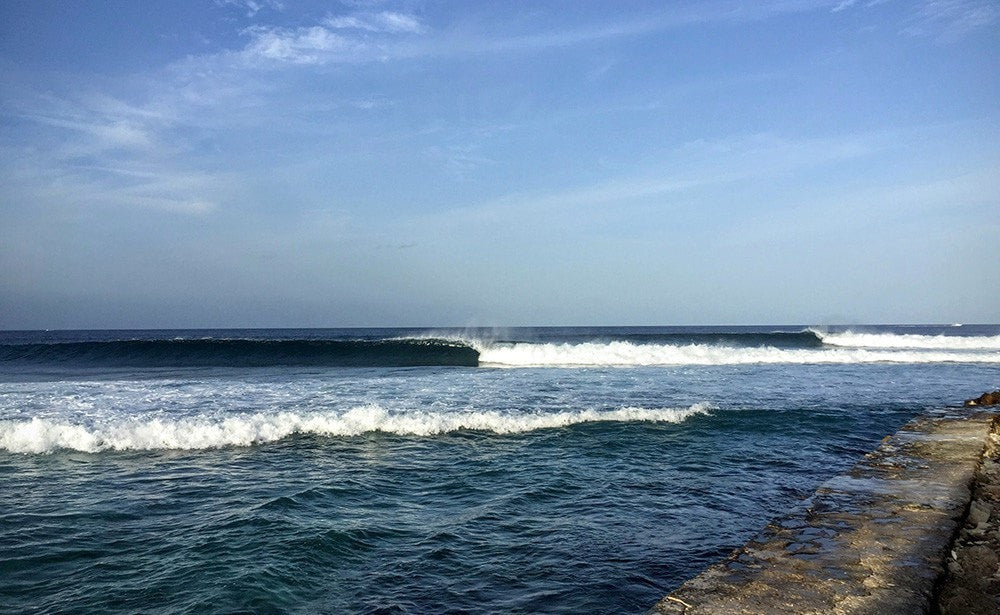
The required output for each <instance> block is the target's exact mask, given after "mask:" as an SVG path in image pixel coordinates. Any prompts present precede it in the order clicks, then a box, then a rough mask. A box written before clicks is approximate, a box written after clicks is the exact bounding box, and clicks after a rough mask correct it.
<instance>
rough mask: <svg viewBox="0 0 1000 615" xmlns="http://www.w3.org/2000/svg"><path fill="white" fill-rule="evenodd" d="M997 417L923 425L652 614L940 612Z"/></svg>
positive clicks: (951, 417)
mask: <svg viewBox="0 0 1000 615" xmlns="http://www.w3.org/2000/svg"><path fill="white" fill-rule="evenodd" d="M996 416H997V415H995V414H993V413H989V412H983V413H975V414H970V413H968V412H963V411H960V410H955V411H942V412H937V413H933V414H929V415H926V416H922V417H920V418H917V419H914V420H913V421H911V422H910V423H908V424H907V425H905V426H904V427H903V428H902V429H901V430H900V431H899V432H897V433H896V434H895V435H893V436H890V437H887V438H886V439H885V440H883V441H882V444H881V445H880V446H879V447H878V448H877V449H876V450H874V451H873V452H871V453H869V454H868V455H866V456H865V457H864V458H863V459H862V461H860V462H859V463H858V464H857V465H855V466H854V467H853V468H852V469H851V470H850V471H849V472H847V473H845V474H843V475H841V476H837V477H835V478H833V479H831V480H829V481H827V482H826V483H824V484H823V485H822V486H821V487H820V488H819V489H818V490H817V491H816V493H815V494H814V495H813V496H812V497H811V498H809V499H808V500H806V501H805V502H803V503H802V504H801V505H800V506H798V507H797V508H795V509H794V510H792V511H791V512H790V513H789V515H788V516H786V517H784V518H782V519H779V520H777V521H775V522H772V523H771V524H769V525H768V526H767V527H766V528H765V529H764V530H763V531H762V532H761V533H760V534H759V535H758V536H756V537H755V538H754V539H753V540H751V541H750V542H748V543H747V544H746V545H744V546H743V547H740V548H739V549H737V550H736V551H734V552H733V553H732V555H730V556H729V557H728V558H727V559H726V560H725V561H723V562H720V563H718V564H715V565H714V566H711V567H710V568H708V569H707V570H705V571H704V572H703V573H702V574H700V575H699V576H697V577H695V578H693V579H691V580H689V581H687V582H686V583H684V584H683V585H682V586H681V587H679V588H678V589H677V590H676V591H674V592H673V593H671V594H669V595H668V596H667V597H665V598H663V599H662V600H661V601H660V602H658V603H657V604H656V606H654V607H653V609H652V610H650V611H649V613H650V614H661V615H679V614H683V615H699V614H706V615H707V614H712V615H721V614H727V615H737V614H740V615H742V614H751V613H754V614H756V613H761V614H763V613H767V614H771V613H824V614H825V613H839V614H849V613H880V614H894V613H899V614H904V613H905V614H907V615H909V614H913V613H928V612H934V611H936V610H937V604H936V591H937V590H936V588H937V585H938V583H939V582H940V581H941V579H942V577H943V573H944V571H945V565H946V560H947V558H948V557H949V556H950V554H951V547H952V543H953V542H954V540H955V537H956V535H957V533H958V529H959V526H960V525H961V524H962V522H963V519H964V518H965V515H966V512H967V510H968V509H969V502H970V499H971V491H970V488H971V485H972V482H973V477H974V476H975V474H976V471H977V468H978V467H979V466H980V461H981V459H982V457H983V453H984V450H985V449H986V444H987V442H988V441H989V440H990V436H991V434H992V433H994V432H996V431H997V429H998V423H997V420H995V417H996Z"/></svg>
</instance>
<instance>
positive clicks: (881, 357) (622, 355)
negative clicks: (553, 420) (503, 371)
mask: <svg viewBox="0 0 1000 615" xmlns="http://www.w3.org/2000/svg"><path fill="white" fill-rule="evenodd" d="M478 350H479V362H480V364H481V365H491V366H496V367H544V366H553V367H585V366H604V365H606V366H628V365H637V366H638V365H741V364H754V363H809V364H812V363H1000V353H991V352H981V351H980V352H976V351H948V350H937V351H929V350H911V351H906V350H903V351H900V350H892V349H888V348H887V349H867V348H837V347H830V348H821V349H805V348H803V349H794V348H775V347H769V346H762V347H750V348H748V347H733V346H716V345H708V344H688V345H683V346H679V345H674V344H634V343H632V342H608V343H581V344H527V343H515V344H494V345H489V346H483V347H480V348H478Z"/></svg>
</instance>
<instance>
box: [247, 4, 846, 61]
mask: <svg viewBox="0 0 1000 615" xmlns="http://www.w3.org/2000/svg"><path fill="white" fill-rule="evenodd" d="M831 6H835V7H836V6H838V2H836V1H835V0H780V1H773V2H755V3H750V4H747V3H743V2H734V1H733V0H719V1H716V2H710V3H698V4H692V5H685V6H674V7H671V8H670V9H664V10H660V11H658V12H655V13H651V14H649V15H645V16H642V17H632V18H629V19H623V20H620V21H617V22H614V23H600V24H581V25H578V26H576V27H570V28H563V29H548V28H543V29H539V30H537V31H528V32H523V33H520V34H511V35H508V36H495V35H492V34H487V33H484V32H481V31H468V30H465V29H462V28H459V27H453V28H437V29H435V30H434V31H433V34H434V35H433V36H420V37H417V38H416V39H415V38H413V37H414V35H428V34H431V30H430V28H428V26H427V25H426V24H425V23H424V22H423V20H421V19H420V18H419V17H418V16H416V15H414V14H411V13H403V12H397V11H381V12H375V11H361V12H355V13H351V14H347V15H331V16H328V17H326V18H325V19H323V20H321V21H320V22H318V23H316V24H314V25H308V26H301V27H297V28H285V27H276V26H264V25H260V26H254V27H251V28H247V29H246V30H244V34H246V35H247V36H249V37H250V42H249V43H248V44H247V45H246V46H245V47H244V48H243V49H242V50H239V51H237V52H235V55H236V56H237V57H239V58H241V59H242V60H244V61H245V63H246V64H248V65H251V66H256V67H267V66H272V67H273V66H279V65H281V64H289V65H306V66H308V65H322V64H329V63H343V62H382V61H386V60H392V59H412V58H419V57H443V56H467V55H474V54H482V53H489V54H492V53H508V52H509V53H516V52H529V51H534V50H540V49H548V48H561V47H570V46H575V45H581V44H586V43H592V42H596V41H601V40H607V39H613V38H621V37H630V36H638V35H643V34H649V33H652V32H657V31H661V30H667V29H671V28H679V27H684V26H691V25H698V24H706V23H719V22H724V23H744V22H754V21H763V20H766V19H769V18H771V17H775V16H779V15H784V14H789V13H796V12H804V11H810V10H815V9H817V8H829V7H831ZM229 55H232V54H229Z"/></svg>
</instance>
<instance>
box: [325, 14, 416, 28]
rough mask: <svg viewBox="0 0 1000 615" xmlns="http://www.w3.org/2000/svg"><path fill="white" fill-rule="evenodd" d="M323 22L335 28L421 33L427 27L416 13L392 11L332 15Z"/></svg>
mask: <svg viewBox="0 0 1000 615" xmlns="http://www.w3.org/2000/svg"><path fill="white" fill-rule="evenodd" d="M323 23H324V24H325V25H326V26H327V27H329V28H333V29H335V30H340V29H346V30H366V31H368V32H393V33H396V32H410V33H420V32H423V31H424V29H425V28H424V25H423V24H422V23H421V22H420V20H419V19H418V18H417V17H415V16H414V15H408V14H406V13H394V12H392V11H382V12H381V13H355V14H353V15H339V16H332V17H328V18H326V19H325V20H324V21H323Z"/></svg>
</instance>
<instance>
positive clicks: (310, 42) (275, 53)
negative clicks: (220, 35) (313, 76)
mask: <svg viewBox="0 0 1000 615" xmlns="http://www.w3.org/2000/svg"><path fill="white" fill-rule="evenodd" d="M244 34H246V35H247V36H249V37H250V43H249V44H248V45H247V46H246V47H245V48H244V49H243V51H242V52H241V54H240V55H241V57H242V58H243V59H245V60H246V61H247V62H249V63H250V64H254V65H256V64H259V63H261V62H269V63H273V62H287V63H290V64H323V63H326V62H329V61H333V60H335V59H337V58H338V57H340V58H345V59H346V58H347V57H348V53H349V52H350V51H351V50H352V47H353V44H352V41H351V40H350V39H348V38H345V37H343V36H340V35H338V34H335V33H333V32H331V31H330V30H328V29H326V28H324V27H322V26H312V27H308V28H296V29H292V30H289V29H286V28H268V27H264V26H256V27H252V28H247V29H246V30H244Z"/></svg>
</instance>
